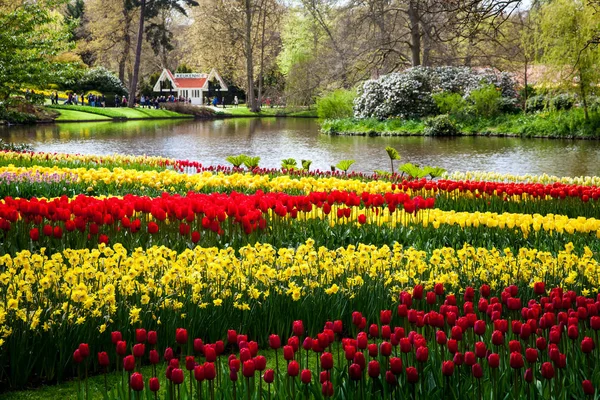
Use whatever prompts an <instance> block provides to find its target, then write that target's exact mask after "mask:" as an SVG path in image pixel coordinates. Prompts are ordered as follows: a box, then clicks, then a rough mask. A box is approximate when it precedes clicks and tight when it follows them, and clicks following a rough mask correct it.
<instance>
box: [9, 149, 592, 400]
mask: <svg viewBox="0 0 600 400" xmlns="http://www.w3.org/2000/svg"><path fill="white" fill-rule="evenodd" d="M0 182H2V186H0V191H1V192H2V194H3V195H4V200H3V201H2V202H1V203H0V243H1V245H0V383H2V385H3V386H4V387H13V388H15V387H22V386H24V385H27V384H28V383H30V382H32V380H38V381H39V380H42V381H45V382H54V381H57V380H58V381H61V380H64V379H67V378H69V377H73V376H79V374H83V371H84V370H85V371H86V373H87V372H95V373H106V372H109V371H113V370H115V369H117V370H120V372H118V373H119V374H123V376H124V378H126V379H123V380H122V381H121V382H120V383H117V384H114V383H113V384H111V385H107V386H106V387H105V389H104V393H103V396H104V397H105V398H115V399H116V398H120V399H126V398H127V399H129V396H131V395H133V396H142V395H143V393H145V395H143V396H148V398H150V396H154V394H160V396H161V398H169V399H174V398H197V396H199V395H202V396H205V397H206V398H211V396H213V397H215V396H216V398H228V399H229V398H236V397H242V396H243V397H244V398H245V397H247V398H254V399H257V398H267V396H269V397H270V396H271V395H272V396H274V398H282V399H283V398H291V397H295V396H296V395H297V396H299V397H307V398H308V397H310V398H327V397H332V398H336V399H353V398H356V399H359V398H360V399H366V398H369V399H375V398H381V397H390V398H394V397H398V398H400V397H410V396H412V397H415V398H416V397H420V396H424V397H425V396H445V397H447V398H465V397H464V393H470V395H469V396H470V398H472V397H480V398H486V399H494V400H495V399H497V398H501V397H502V398H503V396H505V395H506V394H508V393H510V396H512V397H513V398H550V397H552V398H586V397H587V396H590V393H591V396H596V398H597V396H598V395H597V394H594V393H596V392H595V390H594V388H595V387H598V385H599V384H600V366H599V365H598V363H597V362H596V360H597V359H598V358H597V357H598V356H600V354H599V350H598V346H597V341H598V330H599V329H600V317H599V316H598V308H599V307H600V296H599V295H598V288H599V287H600V282H599V280H600V266H599V261H598V251H600V219H597V218H598V206H597V204H596V203H597V201H598V198H599V197H600V187H598V186H597V185H598V184H599V183H600V181H599V180H598V178H596V177H588V178H571V179H568V178H561V179H559V178H555V177H547V176H545V177H532V176H522V177H509V176H501V175H493V174H488V175H482V174H476V173H467V174H462V175H460V174H451V175H448V176H446V177H445V178H444V179H440V180H435V181H431V180H424V179H423V180H406V179H404V178H403V177H399V176H392V177H388V178H381V177H377V176H369V175H364V174H354V175H341V174H328V173H321V172H317V171H315V172H313V173H306V172H298V171H296V172H294V171H281V170H279V171H275V170H258V169H257V170H253V171H243V170H239V169H230V168H226V167H203V166H202V165H201V164H199V163H196V162H190V161H178V160H171V159H162V158H156V157H127V156H109V157H98V156H79V155H77V156H76V155H57V154H44V153H11V152H6V153H1V154H0ZM328 321H331V322H328ZM324 326H325V328H323V327H324ZM486 327H487V328H486ZM184 328H185V329H184ZM147 331H149V332H148V334H147ZM111 332H112V334H111ZM237 332H239V333H240V334H239V335H238V333H237ZM188 333H189V335H190V336H189V337H188ZM242 333H243V335H242ZM234 335H235V336H234ZM269 335H270V336H269ZM200 338H201V339H202V340H200ZM281 338H283V339H285V340H287V344H288V345H287V346H284V348H283V349H282V351H283V357H282V355H280V354H278V353H277V351H278V350H279V348H280V346H281ZM198 340H200V341H199V342H198ZM76 343H82V345H80V346H76V345H75V344H76ZM284 343H286V342H285V341H284ZM134 344H135V346H134ZM258 348H271V349H272V350H275V351H276V352H275V357H274V358H275V361H276V364H275V367H274V368H273V365H272V361H273V356H272V353H270V357H271V359H270V360H269V366H271V368H272V369H266V365H267V364H266V360H262V359H261V358H260V357H261V356H260V355H259V351H258ZM23 349H27V351H23ZM90 349H92V350H91V354H92V355H93V357H89V354H90ZM73 350H76V351H75V353H74V352H73ZM147 350H148V351H147ZM150 350H152V351H150ZM158 350H160V352H161V355H164V359H165V361H166V363H167V365H166V377H165V376H164V375H161V376H160V379H159V377H157V378H156V379H151V380H150V381H148V380H147V379H146V378H148V376H146V377H145V378H144V377H143V376H141V375H140V374H139V372H140V368H141V366H142V364H148V363H150V364H151V365H154V366H156V365H157V364H160V363H161V362H160V360H158V358H157V357H158V352H157V351H158ZM96 353H98V357H97V358H96V356H95V354H96ZM163 353H164V354H163ZM229 353H230V354H232V355H230V356H229V357H226V356H225V355H226V354H229ZM534 353H535V354H534ZM315 357H316V360H317V361H316V362H315V361H314V359H315ZM263 358H264V357H263ZM280 358H281V359H280ZM309 359H310V361H309ZM109 360H110V361H109ZM280 361H281V366H280V365H279V362H280ZM84 367H85V368H84ZM185 368H187V370H188V371H189V374H188V372H183V370H184V369H185ZM302 368H304V370H303V371H300V369H302ZM88 370H89V371H88ZM124 370H125V371H124ZM145 371H147V369H146V370H145ZM269 371H270V372H269ZM180 374H181V376H180ZM151 375H153V376H155V375H156V369H155V368H153V369H152V373H151ZM187 375H189V376H187ZM238 377H239V378H240V382H237V380H238ZM296 377H298V378H296ZM203 382H206V384H205V385H203ZM236 382H237V383H236ZM263 385H265V387H264V388H263ZM159 387H160V388H159ZM78 393H79V394H78V396H83V393H86V389H85V385H81V388H80V390H79V391H78Z"/></svg>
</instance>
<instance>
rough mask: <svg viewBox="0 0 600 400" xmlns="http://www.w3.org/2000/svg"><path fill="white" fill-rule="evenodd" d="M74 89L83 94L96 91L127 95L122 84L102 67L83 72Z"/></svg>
mask: <svg viewBox="0 0 600 400" xmlns="http://www.w3.org/2000/svg"><path fill="white" fill-rule="evenodd" d="M74 89H75V90H77V91H83V92H89V91H90V90H96V91H98V92H100V93H105V94H108V93H111V94H113V95H114V94H118V95H119V96H126V95H127V89H126V88H125V85H123V82H121V81H120V80H119V78H118V77H117V76H116V75H114V74H113V73H112V72H110V71H109V70H107V69H106V68H104V67H95V68H91V69H88V70H87V71H85V73H84V74H83V76H82V77H81V78H80V79H79V80H78V81H77V82H76V83H75V87H74Z"/></svg>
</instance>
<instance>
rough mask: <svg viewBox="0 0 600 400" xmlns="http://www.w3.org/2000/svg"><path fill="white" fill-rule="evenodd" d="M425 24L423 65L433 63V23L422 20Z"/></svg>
mask: <svg viewBox="0 0 600 400" xmlns="http://www.w3.org/2000/svg"><path fill="white" fill-rule="evenodd" d="M421 24H422V25H423V65H424V66H426V67H428V66H429V65H430V64H431V60H430V58H431V25H429V24H425V23H423V22H421Z"/></svg>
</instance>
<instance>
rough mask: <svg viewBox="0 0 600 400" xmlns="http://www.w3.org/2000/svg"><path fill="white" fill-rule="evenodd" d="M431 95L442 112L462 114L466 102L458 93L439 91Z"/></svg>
mask: <svg viewBox="0 0 600 400" xmlns="http://www.w3.org/2000/svg"><path fill="white" fill-rule="evenodd" d="M431 97H432V98H433V101H434V102H435V105H436V106H437V108H438V110H439V111H440V113H442V114H450V115H459V114H463V113H464V112H465V109H466V107H467V102H466V101H465V99H464V98H463V97H462V96H461V95H460V94H459V93H449V92H441V93H435V94H433V95H432V96H431Z"/></svg>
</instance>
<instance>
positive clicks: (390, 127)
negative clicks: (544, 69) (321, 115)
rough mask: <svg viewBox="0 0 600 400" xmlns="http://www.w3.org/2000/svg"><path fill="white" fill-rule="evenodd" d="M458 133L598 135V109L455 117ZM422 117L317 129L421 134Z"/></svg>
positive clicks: (326, 124)
mask: <svg viewBox="0 0 600 400" xmlns="http://www.w3.org/2000/svg"><path fill="white" fill-rule="evenodd" d="M455 123H456V125H457V128H458V129H459V131H460V133H461V135H484V136H485V135H502V136H519V137H548V138H589V139H600V113H598V112H592V113H590V115H589V119H588V120H587V121H586V119H585V117H584V113H583V110H581V109H573V110H568V111H549V112H540V113H534V114H514V115H509V114H504V115H501V116H499V117H496V118H489V119H488V118H468V119H463V120H455ZM424 129H425V122H424V120H403V119H400V118H395V119H387V120H383V121H379V120H377V119H373V118H368V119H354V118H346V119H336V120H325V121H323V122H322V124H321V131H322V132H323V133H327V134H331V135H366V136H367V135H368V136H410V135H424Z"/></svg>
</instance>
